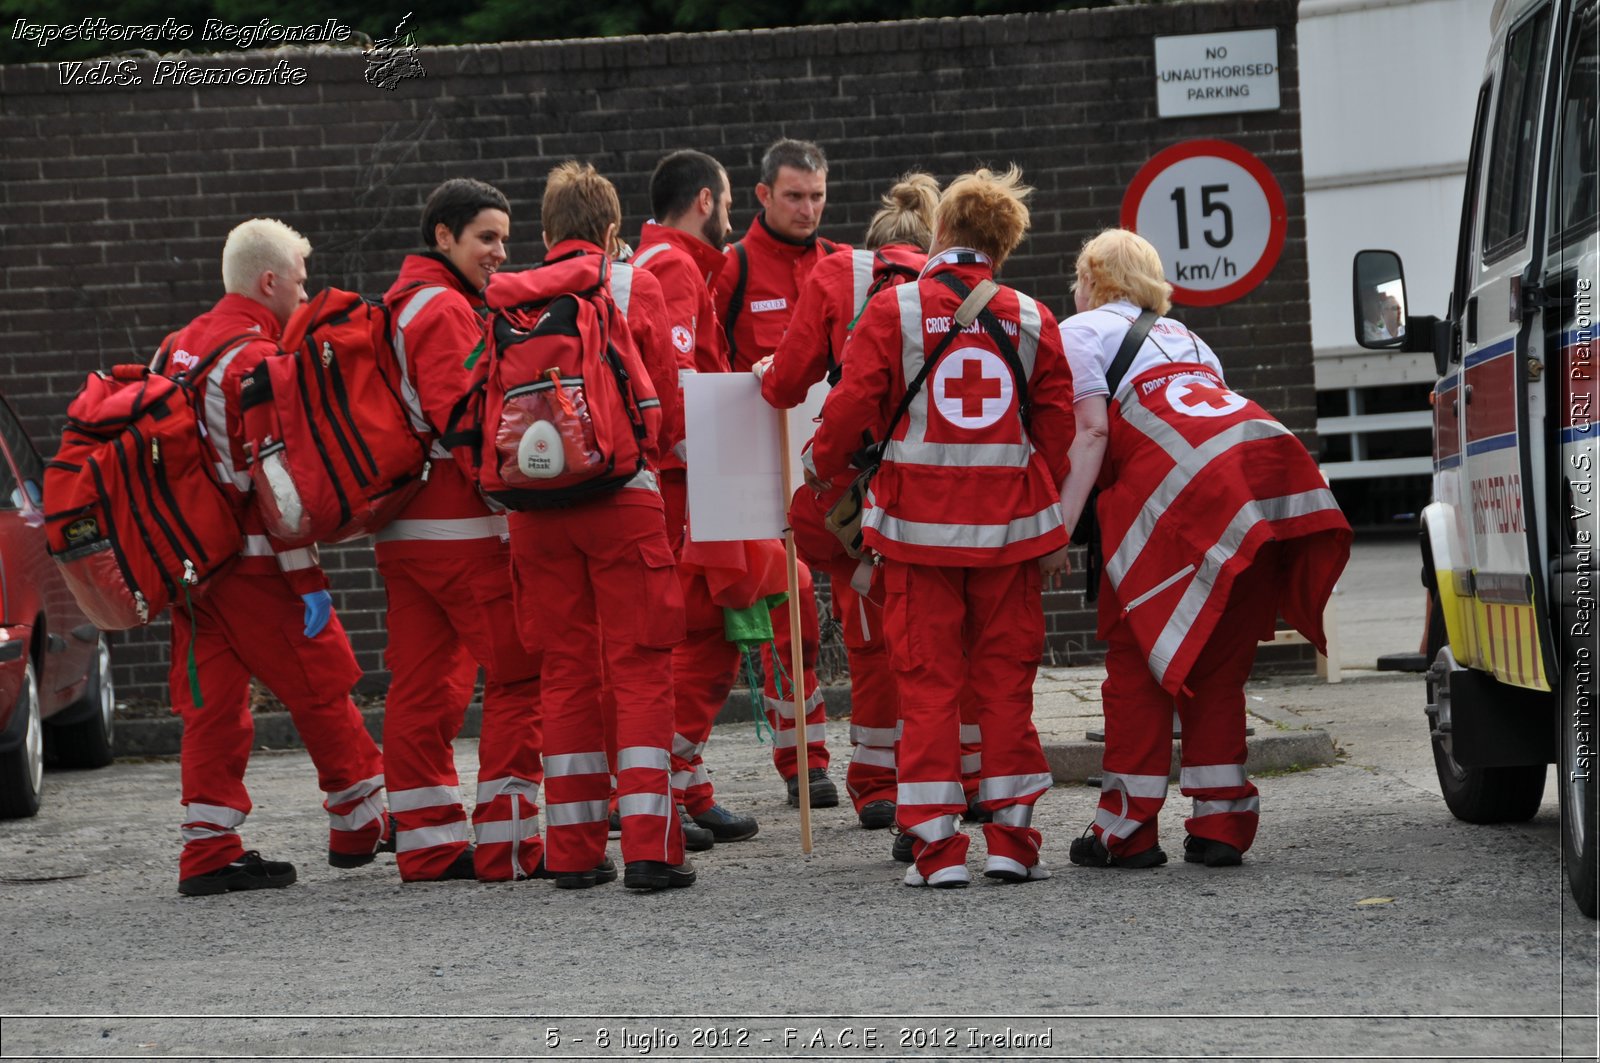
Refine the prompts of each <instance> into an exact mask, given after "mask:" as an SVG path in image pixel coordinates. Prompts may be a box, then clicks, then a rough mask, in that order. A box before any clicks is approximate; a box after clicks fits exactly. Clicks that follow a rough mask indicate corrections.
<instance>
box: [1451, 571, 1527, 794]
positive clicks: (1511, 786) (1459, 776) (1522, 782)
mask: <svg viewBox="0 0 1600 1063" xmlns="http://www.w3.org/2000/svg"><path fill="white" fill-rule="evenodd" d="M1444 631H1445V627H1444V612H1443V611H1442V610H1441V609H1440V608H1439V601H1438V598H1437V597H1435V598H1434V602H1433V608H1432V609H1431V610H1430V611H1429V615H1428V656H1429V658H1430V659H1431V660H1432V661H1433V667H1432V668H1430V669H1429V670H1428V725H1429V730H1430V731H1431V732H1432V739H1433V767H1434V771H1435V773H1436V774H1437V775H1438V776H1439V792H1440V793H1441V794H1442V795H1444V803H1445V807H1447V808H1448V809H1450V812H1451V814H1452V815H1454V816H1455V817H1456V818H1457V819H1459V820H1462V821H1464V822H1467V823H1521V822H1523V821H1525V820H1530V819H1532V818H1533V816H1534V814H1535V813H1536V812H1538V811H1539V802H1540V801H1542V800H1543V799H1544V777H1545V773H1546V766H1545V765H1543V764H1519V765H1515V766H1512V767H1501V768H1467V767H1463V766H1462V765H1460V764H1458V763H1456V759H1455V757H1453V756H1452V755H1451V752H1450V739H1449V737H1448V728H1443V730H1444V731H1446V734H1443V735H1441V734H1440V731H1441V727H1440V721H1441V720H1444V721H1445V722H1448V721H1449V718H1450V683H1449V672H1450V670H1451V668H1452V667H1454V665H1455V658H1454V657H1453V656H1451V654H1450V652H1449V647H1447V646H1446V645H1445V634H1444Z"/></svg>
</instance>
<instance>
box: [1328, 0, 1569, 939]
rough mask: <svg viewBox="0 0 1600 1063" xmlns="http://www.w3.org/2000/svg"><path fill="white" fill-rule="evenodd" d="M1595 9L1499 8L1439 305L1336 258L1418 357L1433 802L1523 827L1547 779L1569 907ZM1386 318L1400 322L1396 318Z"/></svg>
mask: <svg viewBox="0 0 1600 1063" xmlns="http://www.w3.org/2000/svg"><path fill="white" fill-rule="evenodd" d="M1597 13H1600V0H1499V2H1498V3H1496V5H1495V7H1494V10H1493V13H1492V14H1491V40H1492V44H1491V45H1490V50H1489V61H1488V65H1487V67H1486V68H1485V70H1484V75H1483V80H1482V81H1481V83H1480V84H1481V87H1480V89H1479V91H1478V99H1477V106H1476V109H1475V118H1474V122H1473V133H1472V148H1471V153H1470V155H1469V157H1468V164H1467V174H1466V187H1465V194H1464V196H1463V205H1462V211H1461V228H1460V236H1459V238H1458V243H1457V252H1456V262H1455V270H1454V276H1453V279H1452V283H1451V288H1450V292H1451V294H1450V304H1449V307H1448V310H1447V312H1446V313H1445V314H1444V316H1443V317H1433V316H1428V315H1421V314H1414V313H1411V312H1410V308H1409V307H1408V306H1407V304H1406V298H1405V277H1404V270H1403V266H1402V263H1401V262H1400V259H1399V257H1398V256H1397V255H1395V254H1393V253H1392V252H1387V251H1362V252H1360V253H1359V254H1357V255H1356V259H1355V266H1354V271H1353V273H1354V276H1353V286H1354V298H1353V304H1354V309H1355V320H1354V324H1355V331H1356V340H1357V342H1358V343H1360V344H1361V345H1362V346H1363V347H1369V348H1375V349H1382V348H1389V349H1394V350H1399V351H1420V352H1427V353H1431V354H1432V355H1433V359H1434V364H1435V368H1436V369H1437V370H1438V373H1439V380H1438V383H1437V384H1436V385H1435V387H1434V389H1433V392H1432V395H1431V399H1430V401H1431V402H1432V405H1433V497H1432V500H1431V502H1430V503H1429V504H1428V506H1427V507H1426V508H1425V509H1424V511H1423V514H1422V558H1423V566H1422V578H1423V584H1424V587H1425V588H1426V590H1427V592H1428V596H1429V617H1428V623H1427V634H1426V642H1425V646H1426V657H1427V661H1426V663H1427V665H1428V673H1427V690H1428V703H1427V716H1428V725H1429V729H1430V732H1431V735H1432V741H1433V756H1434V763H1435V766H1436V767H1437V770H1438V777H1439V786H1440V789H1441V791H1442V792H1443V795H1444V800H1445V803H1446V805H1447V806H1448V807H1449V809H1450V811H1451V812H1452V813H1453V814H1454V815H1456V816H1457V817H1458V818H1460V819H1463V820H1466V821H1469V822H1472V823H1503V822H1513V821H1522V820H1527V819H1530V818H1532V816H1533V815H1534V814H1535V813H1536V812H1537V811H1538V809H1539V805H1540V802H1541V800H1542V799H1543V795H1544V790H1545V781H1546V776H1547V775H1548V774H1549V771H1548V765H1549V764H1551V763H1554V764H1555V765H1556V773H1555V778H1556V782H1557V786H1558V788H1559V790H1560V805H1561V840H1562V850H1563V863H1564V865H1565V869H1566V877H1567V881H1568V885H1569V887H1570V889H1571V892H1572V896H1573V898H1574V899H1575V900H1576V902H1577V905H1578V908H1579V909H1580V910H1581V911H1582V912H1583V913H1584V914H1585V915H1588V916H1590V917H1593V916H1594V915H1595V910H1596V899H1597V882H1600V876H1597V874H1596V872H1597V869H1600V847H1597V842H1600V825H1597V823H1596V795H1597V793H1600V779H1597V778H1596V774H1597V772H1600V760H1597V758H1596V756H1595V752H1596V749H1597V748H1600V733H1597V731H1596V723H1597V716H1596V699H1597V696H1600V694H1597V675H1600V616H1597V615H1596V609H1595V604H1596V598H1597V591H1600V552H1597V551H1600V521H1597V519H1596V511H1597V509H1600V483H1597V481H1600V431H1597V427H1596V426H1597V424H1600V401H1597V400H1600V389H1597V385H1596V380H1597V379H1600V349H1597V347H1596V344H1595V304H1596V296H1597V294H1600V293H1597V290H1596V289H1597V288H1600V221H1597V217H1596V162H1597V159H1600V147H1597V130H1596V121H1597V120H1596V102H1597V99H1600V59H1597V51H1596V44H1597V41H1600V27H1597V22H1596V19H1597ZM1397 311H1398V312H1397Z"/></svg>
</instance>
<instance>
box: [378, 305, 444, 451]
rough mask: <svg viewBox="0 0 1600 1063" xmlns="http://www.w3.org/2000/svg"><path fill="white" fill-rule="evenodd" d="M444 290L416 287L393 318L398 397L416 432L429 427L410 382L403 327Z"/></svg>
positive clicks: (415, 390) (419, 398)
mask: <svg viewBox="0 0 1600 1063" xmlns="http://www.w3.org/2000/svg"><path fill="white" fill-rule="evenodd" d="M444 290H445V289H444V288H442V287H437V286H436V287H430V288H419V289H417V292H416V294H414V295H412V297H411V299H410V300H409V301H408V302H407V303H406V307H405V309H404V310H402V311H400V316H399V317H398V318H396V319H395V323H394V335H393V336H392V337H391V339H392V340H393V341H394V354H395V359H396V360H397V361H398V362H399V363H400V398H401V399H402V400H404V402H405V404H406V413H408V414H409V415H410V416H411V427H412V428H415V429H416V430H417V431H418V432H427V431H430V428H429V426H428V419H427V418H426V417H424V416H423V414H422V399H421V397H420V396H418V394H417V389H416V387H415V386H413V385H412V383H411V367H410V366H409V365H408V364H407V363H406V337H405V329H406V326H407V325H409V324H411V322H412V321H414V320H416V317H417V315H418V314H419V313H421V312H422V308H423V307H425V306H427V305H428V304H429V303H431V302H433V298H434V296H436V295H439V294H441V293H442V292H444Z"/></svg>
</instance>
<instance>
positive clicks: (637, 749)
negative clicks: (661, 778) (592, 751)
mask: <svg viewBox="0 0 1600 1063" xmlns="http://www.w3.org/2000/svg"><path fill="white" fill-rule="evenodd" d="M671 767H672V756H671V754H669V753H668V752H667V751H666V750H665V749H662V748H661V747H660V746H625V747H624V748H622V749H621V750H619V751H618V752H617V771H618V773H619V774H620V773H621V772H625V771H627V770H628V769H629V768H653V769H655V770H657V771H666V770H668V769H669V768H671Z"/></svg>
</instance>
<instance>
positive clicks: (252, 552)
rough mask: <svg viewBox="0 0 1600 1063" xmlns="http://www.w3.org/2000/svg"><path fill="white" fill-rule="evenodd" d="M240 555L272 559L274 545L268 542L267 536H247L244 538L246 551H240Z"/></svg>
mask: <svg viewBox="0 0 1600 1063" xmlns="http://www.w3.org/2000/svg"><path fill="white" fill-rule="evenodd" d="M239 553H241V554H243V555H244V556H245V557H271V556H272V543H271V542H269V541H268V540H267V537H266V536H265V535H246V536H245V537H244V549H242V550H240V551H239Z"/></svg>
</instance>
